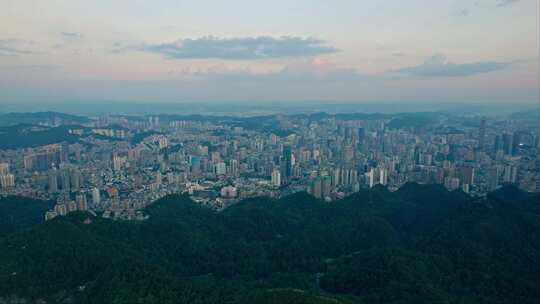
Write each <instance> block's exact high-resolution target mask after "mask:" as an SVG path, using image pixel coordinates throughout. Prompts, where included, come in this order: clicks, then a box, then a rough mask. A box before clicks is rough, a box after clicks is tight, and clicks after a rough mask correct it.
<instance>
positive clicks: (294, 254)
mask: <svg viewBox="0 0 540 304" xmlns="http://www.w3.org/2000/svg"><path fill="white" fill-rule="evenodd" d="M539 201H540V197H539V196H538V195H536V196H534V195H531V194H528V193H524V192H521V191H520V190H518V189H516V188H511V187H506V188H503V189H500V190H499V191H497V192H494V193H492V194H490V195H489V196H488V197H487V198H486V199H472V198H470V197H468V196H467V195H465V194H464V193H462V192H448V191H446V190H445V189H444V188H443V187H440V186H435V185H428V186H425V185H417V184H407V185H405V186H404V187H403V188H402V189H400V190H399V191H397V192H389V191H387V190H386V189H385V188H383V187H375V188H373V189H370V190H362V191H360V192H358V193H356V194H354V195H352V196H350V197H347V198H345V199H343V200H341V201H337V202H334V203H331V204H327V203H323V202H321V201H319V200H316V199H314V198H313V197H311V196H309V195H307V194H305V193H297V194H294V195H291V196H288V197H285V198H283V199H280V200H275V199H270V198H253V199H248V200H244V201H242V202H240V203H238V204H236V205H234V206H231V207H229V208H227V209H226V210H224V211H223V212H220V213H216V212H213V211H211V210H210V209H206V208H204V207H201V206H199V205H197V204H196V203H194V202H193V201H191V200H190V199H189V197H187V196H179V195H171V196H167V197H164V198H162V199H161V200H159V201H158V202H156V203H154V204H153V205H151V206H150V207H148V208H147V210H146V212H147V213H148V214H149V215H150V219H148V220H147V221H144V222H114V221H110V220H105V219H102V218H97V217H92V216H91V215H89V214H86V213H74V214H71V215H69V216H67V217H62V218H57V219H54V220H52V221H49V222H47V223H45V224H39V225H37V226H35V227H34V228H32V229H29V230H23V231H20V232H17V233H12V234H9V235H7V236H5V237H4V238H3V239H0V248H2V250H0V298H1V297H4V299H7V298H9V297H15V296H18V297H22V298H25V299H41V300H44V301H46V302H47V303H56V302H66V301H71V302H74V303H537V300H538V298H540V282H539V281H538V278H539V277H540V264H538V261H540V206H539V205H540V204H539V203H538V202H539ZM87 219H90V221H91V222H90V223H88V221H86V220H87ZM0 301H1V300H0Z"/></svg>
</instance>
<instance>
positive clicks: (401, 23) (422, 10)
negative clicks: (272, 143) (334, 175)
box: [0, 0, 540, 103]
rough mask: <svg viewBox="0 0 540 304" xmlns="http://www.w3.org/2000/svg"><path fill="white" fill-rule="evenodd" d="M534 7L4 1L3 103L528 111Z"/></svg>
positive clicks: (490, 1)
mask: <svg viewBox="0 0 540 304" xmlns="http://www.w3.org/2000/svg"><path fill="white" fill-rule="evenodd" d="M539 12H540V8H539V1H538V0H478V1H449V0H440V1H417V0H411V1H397V0H386V1H349V0H342V1H322V0H312V1H304V0H298V1H234V0H231V1H206V0H198V1H169V0H161V1H159V0H158V1H140V0H131V1H127V0H126V1H124V0H121V1H113V0H109V1H104V0H94V1H77V0H51V1H39V0H36V1H29V0H17V1H14V0H4V1H2V2H1V3H0V103H1V102H18V101H21V102H24V101H33V102H35V101H40V100H44V101H55V100H58V101H69V100H73V101H78V100H122V101H129V100H137V101H148V102H193V101H220V100H237V101H267V102H269V101H274V100H281V101H284V100H290V101H294V100H325V101H331V100H340V101H376V100H392V101H401V100H402V101H438V100H440V101H445V102H449V101H450V102H452V101H455V102H500V103H504V102H507V103H511V102H516V101H519V102H538V100H539V87H538V86H539V85H538V83H539V82H540V79H539V77H540V76H539V73H540V72H539V70H540V67H539V52H540V47H539V35H540V34H539V27H540V25H539V23H540V21H539V18H540V17H539Z"/></svg>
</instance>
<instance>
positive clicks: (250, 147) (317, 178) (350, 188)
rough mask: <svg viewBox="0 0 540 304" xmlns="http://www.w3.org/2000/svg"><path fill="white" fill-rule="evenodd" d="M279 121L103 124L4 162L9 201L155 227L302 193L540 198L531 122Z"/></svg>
mask: <svg viewBox="0 0 540 304" xmlns="http://www.w3.org/2000/svg"><path fill="white" fill-rule="evenodd" d="M275 120H276V121H275V126H273V127H271V128H261V127H258V126H257V125H256V123H255V126H249V125H248V126H239V125H235V124H234V123H230V122H227V121H220V120H216V119H210V118H209V119H205V118H204V117H199V118H197V119H193V120H182V119H181V118H174V116H163V117H161V118H160V117H159V116H153V117H149V118H148V119H147V120H146V119H145V120H141V119H132V118H130V117H122V116H115V117H105V118H100V119H98V120H96V121H94V122H93V123H90V124H89V125H88V127H90V130H98V131H92V133H91V134H94V135H96V134H97V135H96V136H85V137H81V139H80V142H78V143H71V144H68V143H57V144H51V145H47V146H41V147H37V148H27V149H19V150H4V151H0V186H1V189H2V190H1V191H2V192H1V193H2V194H19V195H27V196H32V197H39V198H47V199H56V200H57V202H58V203H57V205H56V206H55V208H54V210H51V211H49V212H48V213H47V215H46V218H47V219H51V218H54V217H56V216H62V215H65V214H67V213H68V212H72V211H77V210H92V211H94V212H97V213H99V214H102V215H103V216H104V217H111V218H117V219H144V215H143V214H141V213H140V209H142V208H144V207H145V206H146V205H148V204H149V203H151V202H153V201H155V200H156V199H158V198H160V197H162V196H164V195H167V194H171V193H182V192H185V193H187V194H189V195H190V196H191V197H192V198H193V199H194V200H195V201H197V202H199V203H201V204H205V205H208V206H210V207H213V208H216V209H221V208H225V207H226V206H228V205H229V204H232V203H234V202H236V201H238V200H240V199H243V198H247V197H252V196H262V195H265V196H271V197H279V196H282V195H287V194H290V193H294V192H297V191H307V192H309V193H310V194H312V195H313V196H315V197H317V198H319V199H321V200H325V201H328V202H330V201H333V200H336V199H339V198H342V197H344V196H346V195H348V194H351V193H353V192H356V191H359V190H360V189H361V188H369V187H375V186H376V185H382V186H385V187H388V188H389V189H390V190H395V189H398V188H399V187H401V186H402V185H403V184H404V183H406V182H418V183H437V184H441V185H444V186H445V187H447V188H448V189H449V190H462V191H464V192H467V193H470V194H471V195H484V194H485V193H487V192H489V191H492V190H495V189H496V188H497V187H500V186H501V185H503V184H505V183H511V184H515V185H517V186H519V187H520V188H522V189H524V190H527V191H540V173H539V172H540V159H539V158H538V154H539V153H538V152H539V151H540V144H539V142H540V136H539V134H540V127H539V126H538V124H537V123H533V122H530V121H520V120H508V119H503V118H473V117H471V118H467V117H461V118H459V117H446V116H445V117H440V121H439V123H436V124H432V125H426V126H413V127H407V126H403V127H399V128H398V127H395V126H393V125H392V123H391V119H376V118H373V119H372V118H370V119H354V118H339V116H330V115H328V116H325V117H323V118H318V119H313V118H312V117H310V116H302V115H300V116H286V115H278V116H276V117H275ZM109 126H114V128H113V127H109ZM84 132H85V131H82V129H73V130H71V131H70V134H83V133H84Z"/></svg>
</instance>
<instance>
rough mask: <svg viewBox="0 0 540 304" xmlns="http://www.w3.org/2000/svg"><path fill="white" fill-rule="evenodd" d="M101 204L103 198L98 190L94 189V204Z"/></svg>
mask: <svg viewBox="0 0 540 304" xmlns="http://www.w3.org/2000/svg"><path fill="white" fill-rule="evenodd" d="M100 202H101V196H100V193H99V189H98V188H94V189H92V203H93V204H94V205H97V204H99V203H100Z"/></svg>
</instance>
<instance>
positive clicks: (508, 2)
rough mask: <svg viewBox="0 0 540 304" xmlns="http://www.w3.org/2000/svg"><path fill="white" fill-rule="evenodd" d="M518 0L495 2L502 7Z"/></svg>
mask: <svg viewBox="0 0 540 304" xmlns="http://www.w3.org/2000/svg"><path fill="white" fill-rule="evenodd" d="M519 1H520V0H501V1H499V3H497V7H503V6H507V5H510V4H513V3H516V2H519Z"/></svg>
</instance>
